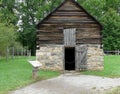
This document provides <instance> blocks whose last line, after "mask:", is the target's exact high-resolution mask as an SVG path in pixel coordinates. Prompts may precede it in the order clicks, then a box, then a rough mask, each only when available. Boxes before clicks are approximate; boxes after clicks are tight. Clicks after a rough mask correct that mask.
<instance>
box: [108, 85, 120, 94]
mask: <svg viewBox="0 0 120 94" xmlns="http://www.w3.org/2000/svg"><path fill="white" fill-rule="evenodd" d="M106 94H120V86H119V87H116V88H113V89H112V90H111V91H109V92H108V93H106Z"/></svg>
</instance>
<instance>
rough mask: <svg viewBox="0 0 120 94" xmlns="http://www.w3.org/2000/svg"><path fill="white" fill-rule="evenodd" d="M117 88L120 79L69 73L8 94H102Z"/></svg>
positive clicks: (119, 84)
mask: <svg viewBox="0 0 120 94" xmlns="http://www.w3.org/2000/svg"><path fill="white" fill-rule="evenodd" d="M117 86H120V78H114V79H112V78H103V77H97V76H88V75H78V74H70V73H69V74H63V75H61V76H59V77H56V78H52V79H48V80H44V81H40V82H37V83H34V84H31V85H29V86H26V87H24V88H21V89H19V90H16V91H12V92H10V94H104V93H105V92H106V91H108V90H109V89H111V88H113V87H117Z"/></svg>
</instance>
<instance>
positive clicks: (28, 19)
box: [17, 0, 61, 55]
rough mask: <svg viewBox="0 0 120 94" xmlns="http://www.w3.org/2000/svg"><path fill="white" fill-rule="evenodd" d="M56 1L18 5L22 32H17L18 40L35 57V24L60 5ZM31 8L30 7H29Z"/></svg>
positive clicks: (35, 0)
mask: <svg viewBox="0 0 120 94" xmlns="http://www.w3.org/2000/svg"><path fill="white" fill-rule="evenodd" d="M60 2H61V1H58V0H25V2H23V3H19V4H18V6H19V8H18V9H17V11H18V12H19V14H20V16H22V18H21V20H22V25H21V28H22V30H21V31H20V32H19V40H20V42H21V43H22V44H23V46H28V47H29V49H31V51H32V55H35V50H36V24H37V22H38V21H39V20H42V19H43V18H44V17H45V16H46V15H47V14H48V13H49V12H51V11H52V10H53V9H54V8H55V7H56V6H58V5H59V4H60ZM31 6H32V7H31Z"/></svg>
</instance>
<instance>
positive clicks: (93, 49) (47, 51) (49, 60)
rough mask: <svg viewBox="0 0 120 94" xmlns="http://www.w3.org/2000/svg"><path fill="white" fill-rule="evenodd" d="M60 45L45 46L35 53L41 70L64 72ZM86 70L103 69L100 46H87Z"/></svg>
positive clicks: (62, 53) (62, 52)
mask: <svg viewBox="0 0 120 94" xmlns="http://www.w3.org/2000/svg"><path fill="white" fill-rule="evenodd" d="M63 47H64V46H62V45H52V46H50V45H46V46H43V47H40V49H39V50H37V52H36V59H37V60H38V61H40V63H42V65H43V66H42V69H49V70H64V63H63V58H64V57H63V56H64V51H63ZM87 47H88V50H87V70H102V69H103V62H104V61H103V60H104V56H103V49H100V45H87Z"/></svg>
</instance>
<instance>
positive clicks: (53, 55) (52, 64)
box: [36, 45, 63, 70]
mask: <svg viewBox="0 0 120 94" xmlns="http://www.w3.org/2000/svg"><path fill="white" fill-rule="evenodd" d="M62 56H63V46H59V45H51V46H50V45H49V46H48V45H47V46H43V47H40V49H39V50H37V51H36V59H37V60H38V61H40V63H42V65H43V66H42V69H48V70H63V57H62Z"/></svg>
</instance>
